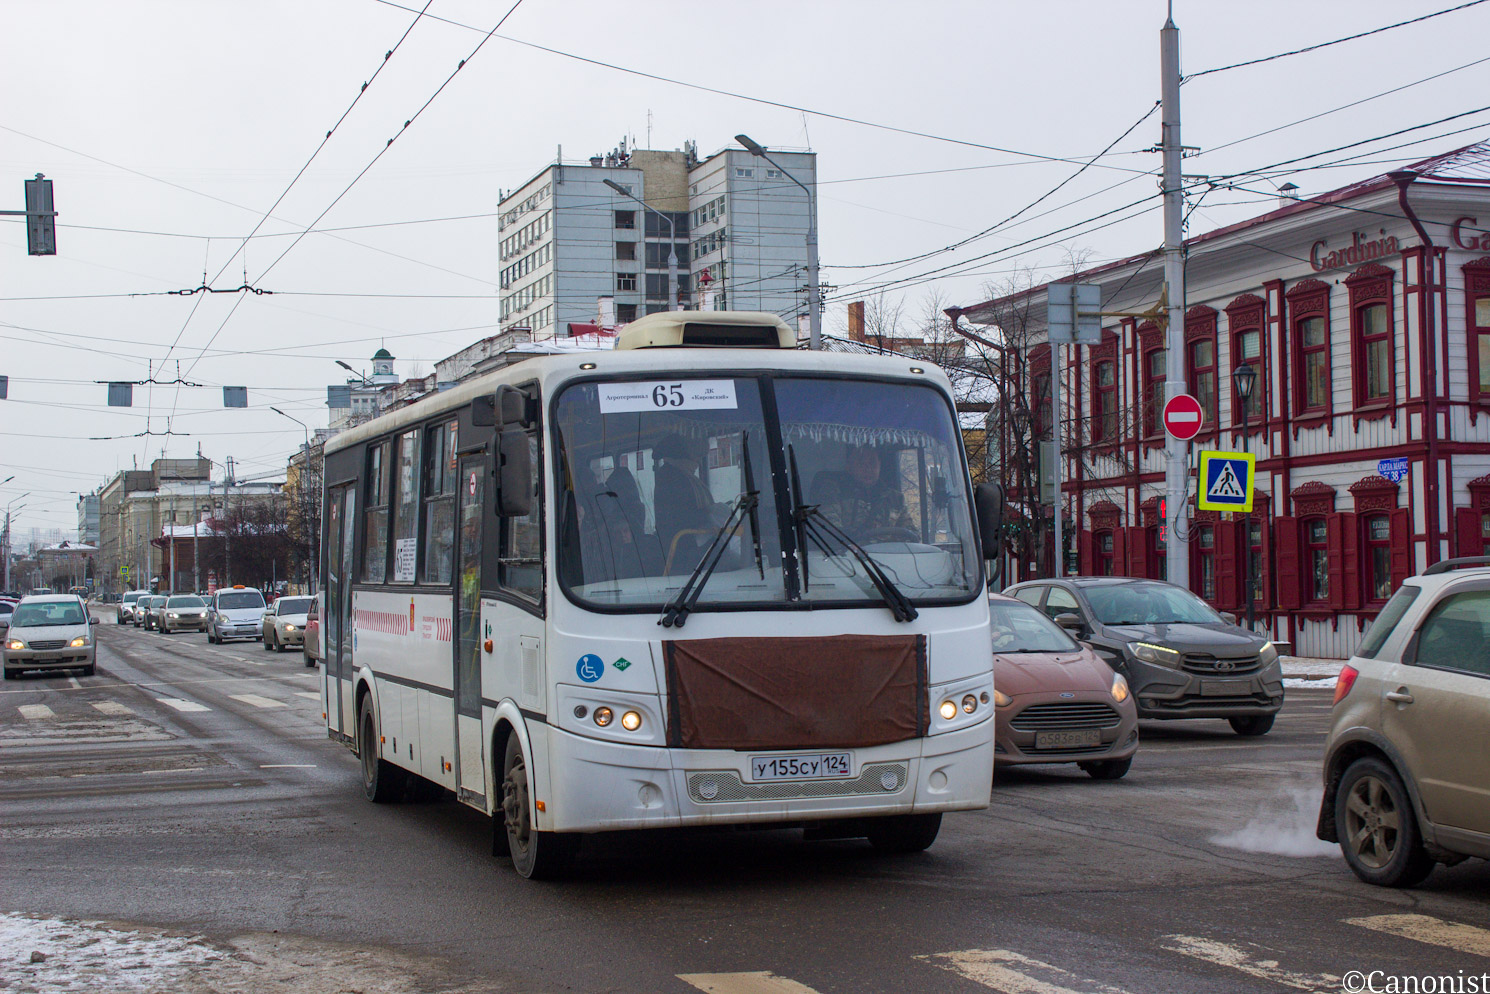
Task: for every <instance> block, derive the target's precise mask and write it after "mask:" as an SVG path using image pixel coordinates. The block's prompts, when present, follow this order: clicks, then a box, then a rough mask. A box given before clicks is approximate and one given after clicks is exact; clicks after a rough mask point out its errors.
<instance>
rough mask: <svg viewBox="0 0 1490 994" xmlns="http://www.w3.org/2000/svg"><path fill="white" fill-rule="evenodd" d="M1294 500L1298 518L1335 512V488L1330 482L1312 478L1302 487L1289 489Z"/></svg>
mask: <svg viewBox="0 0 1490 994" xmlns="http://www.w3.org/2000/svg"><path fill="white" fill-rule="evenodd" d="M1288 496H1289V497H1290V498H1291V499H1292V500H1293V513H1294V517H1296V518H1312V517H1317V516H1319V515H1328V514H1334V513H1335V488H1334V487H1332V486H1330V485H1329V484H1328V483H1321V482H1319V481H1318V480H1311V481H1309V482H1308V483H1305V484H1304V485H1303V486H1301V487H1295V488H1294V489H1293V490H1291V491H1289V493H1288Z"/></svg>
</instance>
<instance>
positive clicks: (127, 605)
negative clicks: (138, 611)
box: [114, 590, 150, 625]
mask: <svg viewBox="0 0 1490 994" xmlns="http://www.w3.org/2000/svg"><path fill="white" fill-rule="evenodd" d="M149 596H150V591H148V590H128V591H125V593H124V596H123V597H122V598H120V600H119V613H118V615H116V616H115V619H114V620H115V621H116V622H117V623H118V624H121V625H122V624H125V623H126V622H127V623H129V624H134V623H135V603H136V602H137V601H138V600H139V599H140V598H141V597H149Z"/></svg>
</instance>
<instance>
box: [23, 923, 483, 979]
mask: <svg viewBox="0 0 1490 994" xmlns="http://www.w3.org/2000/svg"><path fill="white" fill-rule="evenodd" d="M502 989H503V988H502V987H501V986H498V985H495V984H487V983H481V984H478V985H474V986H473V985H470V984H468V983H464V982H459V981H457V980H455V979H454V978H452V977H450V976H449V975H448V973H447V971H446V970H445V969H444V968H443V967H442V966H441V965H440V964H439V963H438V962H436V961H434V960H428V959H423V958H419V957H414V956H408V955H404V954H402V953H396V952H393V951H390V950H387V949H381V948H377V947H368V946H349V945H342V944H340V943H333V942H321V941H317V940H312V939H307V938H304V937H300V936H291V935H284V934H279V933H273V934H264V933H253V934H248V935H240V936H234V937H233V938H231V939H228V940H227V941H226V942H220V943H219V942H213V941H211V940H208V939H206V938H204V937H203V936H200V935H182V934H176V933H171V932H168V931H165V930H162V929H154V928H148V927H142V926H138V925H133V924H130V923H126V922H97V921H69V920H62V919H57V918H40V917H33V916H30V915H21V914H14V913H0V991H14V992H16V994H21V992H27V994H31V992H34V994H42V992H46V994H161V992H167V991H169V992H172V994H176V992H182V994H256V992H260V991H266V990H272V991H278V992H285V994H343V992H346V991H358V992H362V994H420V992H440V994H494V992H496V991H498V990H502Z"/></svg>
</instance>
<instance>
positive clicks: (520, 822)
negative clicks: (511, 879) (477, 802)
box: [502, 735, 579, 880]
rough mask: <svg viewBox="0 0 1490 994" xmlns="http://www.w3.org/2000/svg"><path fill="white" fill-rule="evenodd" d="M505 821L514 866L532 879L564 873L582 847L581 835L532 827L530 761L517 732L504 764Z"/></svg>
mask: <svg viewBox="0 0 1490 994" xmlns="http://www.w3.org/2000/svg"><path fill="white" fill-rule="evenodd" d="M502 770H503V773H502V821H503V823H504V825H505V826H506V829H507V851H508V854H509V855H510V856H511V857H512V868H513V869H514V870H516V871H517V872H518V873H519V874H520V875H521V876H524V877H526V878H528V879H529V880H552V879H554V878H555V877H559V876H563V874H564V873H565V871H567V870H568V869H569V866H570V864H571V863H572V862H573V861H574V855H575V853H576V852H577V851H578V850H579V836H577V835H561V834H559V833H557V832H540V831H538V829H536V828H534V827H533V820H532V816H531V814H530V812H531V810H532V809H531V807H530V804H531V802H530V801H529V790H528V764H527V762H526V761H525V760H524V758H523V747H522V744H521V743H520V742H518V740H517V736H516V735H512V736H509V737H508V739H507V755H506V758H505V759H504V760H503V763H502Z"/></svg>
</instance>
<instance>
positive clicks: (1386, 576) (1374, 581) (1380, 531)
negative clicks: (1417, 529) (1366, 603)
mask: <svg viewBox="0 0 1490 994" xmlns="http://www.w3.org/2000/svg"><path fill="white" fill-rule="evenodd" d="M1365 553H1366V554H1365V556H1364V557H1363V558H1364V559H1365V561H1366V599H1367V600H1372V601H1385V600H1386V599H1387V598H1389V597H1391V596H1392V522H1391V518H1390V517H1388V516H1387V515H1385V514H1373V515H1371V516H1369V517H1367V518H1366V549H1365Z"/></svg>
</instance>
